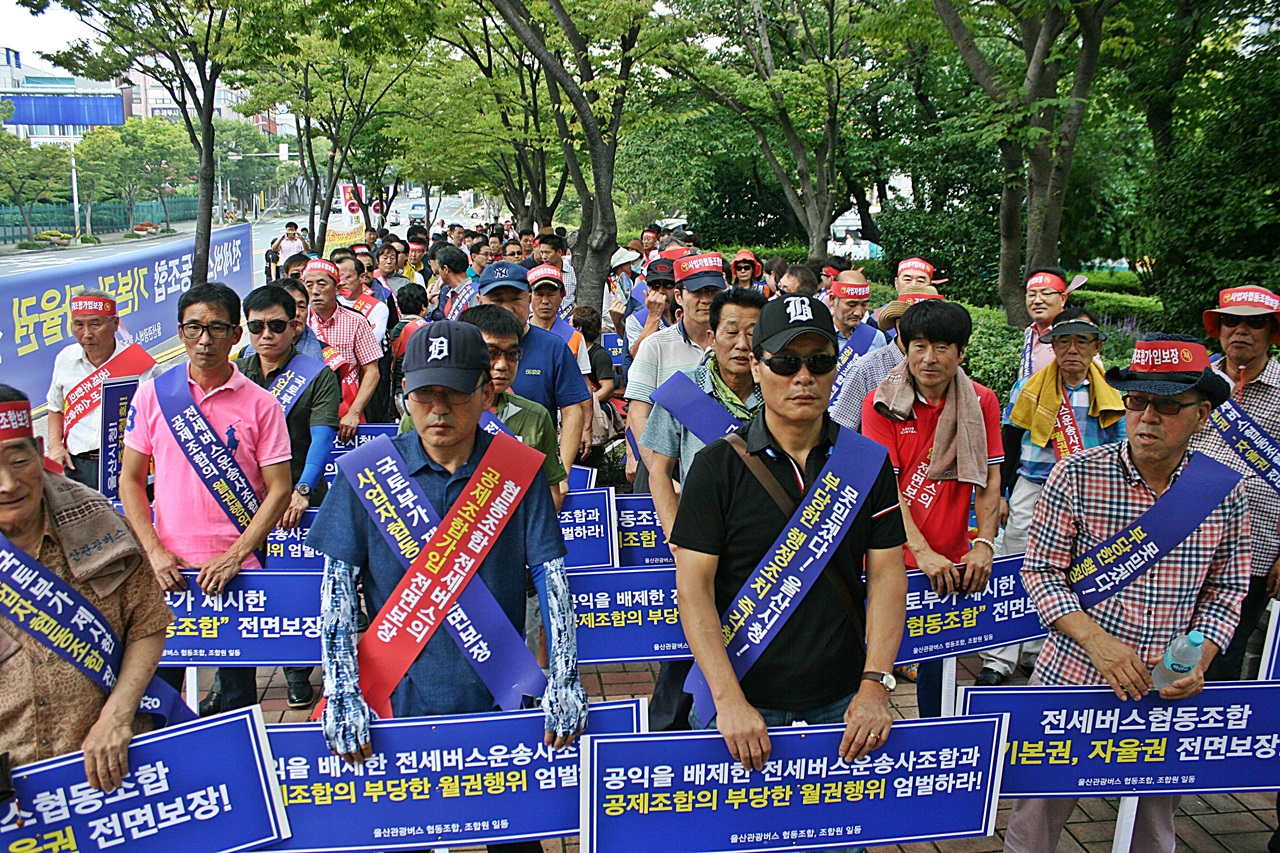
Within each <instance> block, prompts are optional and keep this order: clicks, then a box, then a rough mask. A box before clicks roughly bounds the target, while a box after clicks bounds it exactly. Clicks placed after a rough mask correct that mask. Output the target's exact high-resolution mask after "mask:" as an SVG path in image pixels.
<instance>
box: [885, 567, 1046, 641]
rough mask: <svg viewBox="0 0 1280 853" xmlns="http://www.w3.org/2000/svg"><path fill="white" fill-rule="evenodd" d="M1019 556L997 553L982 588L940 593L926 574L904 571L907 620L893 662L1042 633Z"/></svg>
mask: <svg viewBox="0 0 1280 853" xmlns="http://www.w3.org/2000/svg"><path fill="white" fill-rule="evenodd" d="M1021 571H1022V555H1021V554H1015V555H1013V556H1009V557H1000V558H998V559H996V560H995V561H994V562H992V564H991V579H990V580H988V581H987V586H986V588H985V589H983V590H982V592H976V593H974V594H973V595H960V594H958V593H952V594H951V595H947V596H943V597H941V598H939V597H938V594H937V593H935V592H934V591H933V587H932V586H930V584H929V578H928V576H926V575H925V573H924V572H921V571H917V570H914V569H913V570H911V571H908V572H907V624H906V626H905V627H904V629H903V634H902V643H901V644H900V645H899V646H898V659H897V661H896V663H897V664H899V665H902V664H908V663H918V662H920V661H925V660H936V659H938V658H950V657H958V656H960V655H967V654H972V653H973V652H976V651H980V650H982V649H998V648H1000V647H1002V646H1008V645H1012V644H1014V643H1024V642H1026V641H1027V640H1034V639H1036V638H1037V637H1043V636H1044V635H1045V633H1046V632H1045V629H1044V627H1043V626H1041V624H1040V615H1039V614H1038V613H1037V612H1036V608H1035V605H1034V604H1033V603H1032V602H1031V597H1030V596H1029V595H1027V591H1026V590H1025V589H1024V588H1023V586H1022V575H1021Z"/></svg>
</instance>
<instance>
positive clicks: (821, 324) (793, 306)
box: [751, 293, 840, 353]
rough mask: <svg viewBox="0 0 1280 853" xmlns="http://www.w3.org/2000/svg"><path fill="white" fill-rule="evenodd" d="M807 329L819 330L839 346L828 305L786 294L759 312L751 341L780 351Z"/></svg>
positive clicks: (794, 294) (796, 294) (795, 294)
mask: <svg viewBox="0 0 1280 853" xmlns="http://www.w3.org/2000/svg"><path fill="white" fill-rule="evenodd" d="M805 332H817V333H818V334H820V335H822V336H823V337H825V338H827V340H829V341H831V343H833V344H835V346H836V348H837V349H839V347H840V339H839V338H837V337H836V326H835V321H834V320H832V319H831V312H830V311H828V310H827V306H825V305H823V304H822V303H821V302H819V301H818V300H817V299H814V298H813V297H812V296H805V295H804V294H803V293H784V294H783V295H782V296H779V297H778V298H777V299H774V300H772V301H770V302H769V304H768V305H766V306H764V310H763V311H761V312H760V319H759V320H757V321H756V328H755V332H754V333H753V335H752V338H751V343H752V345H753V346H755V347H760V348H761V349H763V350H764V351H765V352H769V353H777V352H778V351H779V350H781V349H782V348H783V347H785V346H786V345H787V344H789V343H791V341H792V339H793V338H795V337H796V336H798V335H803V334H804V333H805Z"/></svg>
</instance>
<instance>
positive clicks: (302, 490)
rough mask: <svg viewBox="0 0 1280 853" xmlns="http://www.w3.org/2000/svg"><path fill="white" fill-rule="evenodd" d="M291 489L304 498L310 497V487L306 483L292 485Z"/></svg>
mask: <svg viewBox="0 0 1280 853" xmlns="http://www.w3.org/2000/svg"><path fill="white" fill-rule="evenodd" d="M293 490H294V491H295V492H297V493H298V494H300V495H302V496H303V497H304V498H309V497H311V487H310V486H308V485H307V484H306V483H299V484H298V485H296V486H294V487H293Z"/></svg>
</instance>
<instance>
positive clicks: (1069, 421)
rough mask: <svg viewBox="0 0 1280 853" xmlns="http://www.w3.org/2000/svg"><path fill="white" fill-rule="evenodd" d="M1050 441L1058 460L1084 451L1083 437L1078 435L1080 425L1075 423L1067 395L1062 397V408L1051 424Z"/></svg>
mask: <svg viewBox="0 0 1280 853" xmlns="http://www.w3.org/2000/svg"><path fill="white" fill-rule="evenodd" d="M1051 440H1052V441H1053V452H1054V455H1055V456H1057V457H1058V458H1059V459H1061V458H1063V457H1064V456H1070V455H1071V454H1072V453H1079V452H1080V451H1081V450H1084V436H1083V435H1081V434H1080V424H1078V423H1077V422H1076V413H1075V410H1074V409H1072V408H1071V397H1070V395H1069V394H1065V393H1064V394H1063V395H1062V407H1061V408H1059V409H1058V417H1057V419H1055V420H1054V422H1053V435H1052V437H1051Z"/></svg>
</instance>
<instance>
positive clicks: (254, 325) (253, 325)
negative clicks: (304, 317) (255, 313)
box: [245, 319, 289, 335]
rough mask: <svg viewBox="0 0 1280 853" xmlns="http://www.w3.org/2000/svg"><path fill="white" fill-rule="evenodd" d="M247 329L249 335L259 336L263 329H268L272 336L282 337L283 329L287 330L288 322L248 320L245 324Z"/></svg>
mask: <svg viewBox="0 0 1280 853" xmlns="http://www.w3.org/2000/svg"><path fill="white" fill-rule="evenodd" d="M245 325H246V326H248V327H249V334H251V335H260V334H262V330H263V329H270V330H271V334H273V335H283V334H284V331H285V329H287V328H289V321H288V320H279V319H276V320H250V321H249V322H248V323H245Z"/></svg>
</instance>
